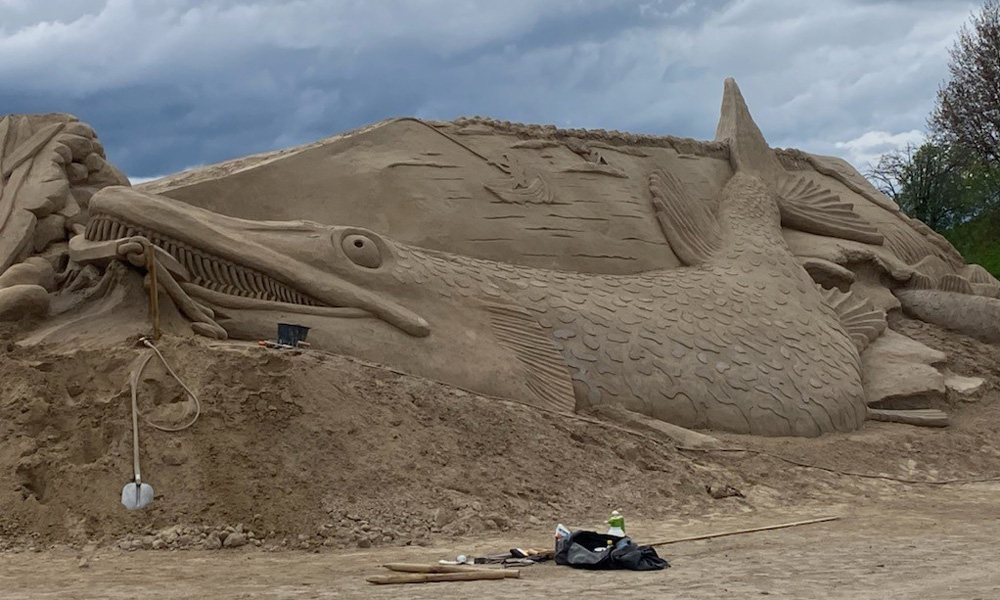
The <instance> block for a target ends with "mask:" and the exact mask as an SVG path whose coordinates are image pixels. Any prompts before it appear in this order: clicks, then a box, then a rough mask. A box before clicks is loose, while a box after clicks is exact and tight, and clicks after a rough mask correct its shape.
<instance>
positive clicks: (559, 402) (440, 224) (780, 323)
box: [0, 80, 1000, 435]
mask: <svg viewBox="0 0 1000 600" xmlns="http://www.w3.org/2000/svg"><path fill="white" fill-rule="evenodd" d="M20 119H21V121H17V119H14V122H34V121H32V120H31V119H33V118H27V119H28V120H27V121H25V119H26V118H24V117H22V118H20ZM8 120H10V119H8ZM50 120H52V121H54V122H56V123H57V125H58V126H57V125H46V126H45V127H37V128H36V129H37V131H38V132H39V133H35V134H34V135H35V136H37V139H36V138H32V137H30V136H28V135H27V134H25V136H24V137H21V134H20V133H19V136H18V138H17V139H18V140H22V139H23V140H28V141H30V142H31V143H30V144H29V143H28V142H23V144H22V142H20V141H19V142H18V143H17V144H13V145H12V144H8V145H7V146H6V147H5V148H6V149H7V150H6V151H5V153H4V157H10V156H11V150H9V149H10V148H11V146H13V147H14V150H13V153H14V155H15V156H14V158H5V159H4V162H3V163H0V164H2V165H3V168H4V171H5V173H6V172H7V170H8V165H13V166H12V167H10V168H11V169H12V170H13V171H14V172H15V173H20V177H22V178H31V177H34V176H36V167H35V165H42V166H40V167H37V168H38V172H39V173H40V175H38V176H37V177H38V180H39V181H43V182H49V181H59V182H60V183H59V184H58V186H57V185H56V184H51V185H52V186H53V189H54V190H55V188H56V187H58V190H56V191H58V193H56V191H52V192H49V191H47V188H45V189H44V190H42V189H41V188H39V189H40V190H41V191H38V192H34V191H32V189H31V188H24V187H23V186H22V188H20V189H22V191H21V192H20V193H18V194H16V195H14V194H12V195H11V198H18V199H20V200H19V201H20V202H21V205H15V204H12V203H8V195H7V190H9V189H11V187H12V186H15V187H14V189H15V192H16V190H17V189H18V188H17V187H16V186H17V185H19V184H18V183H17V181H19V180H15V179H14V177H13V176H12V177H10V179H9V180H7V181H6V188H5V193H4V196H3V208H4V209H5V210H7V211H8V212H12V211H10V210H9V206H14V210H16V209H17V208H18V206H22V208H21V210H22V212H27V213H28V214H30V215H31V218H34V219H39V218H41V219H42V221H44V220H45V219H46V218H51V215H58V216H59V217H61V220H59V224H60V226H61V227H62V230H61V231H60V235H59V236H54V237H52V239H49V238H48V237H45V236H41V238H40V237H39V235H40V234H38V233H37V230H39V229H42V227H40V226H39V227H36V232H32V233H28V232H29V231H30V230H31V227H30V225H26V223H27V222H28V218H27V216H25V215H22V216H21V221H11V222H9V223H8V224H7V226H6V227H5V228H4V230H3V231H4V234H3V240H4V242H5V248H6V242H7V240H8V231H11V232H12V233H11V235H12V236H14V237H11V238H10V239H15V237H16V238H17V239H20V240H22V241H21V242H19V243H17V244H14V245H13V246H14V248H13V249H12V250H11V251H10V252H9V254H10V256H11V258H10V259H9V261H8V263H6V264H9V263H10V262H14V261H15V260H19V259H24V260H23V262H21V263H19V264H17V265H15V266H14V267H12V268H11V269H8V270H7V272H6V273H4V274H3V275H2V276H0V287H2V288H5V289H0V316H3V317H4V318H6V319H14V318H20V317H21V316H23V315H25V314H35V315H46V316H47V318H46V319H44V320H43V321H41V322H40V323H39V325H38V326H37V327H35V328H34V330H33V331H31V332H28V333H27V334H26V335H25V336H24V337H23V338H22V339H21V343H25V344H32V343H64V344H65V343H70V342H69V341H72V340H80V339H81V338H82V337H84V336H86V335H90V334H92V333H93V332H95V331H98V330H102V331H106V330H109V328H110V327H111V325H112V324H113V323H121V322H122V321H123V320H126V321H127V320H128V319H133V320H135V321H138V323H136V327H139V328H140V329H141V326H142V323H141V322H142V320H143V319H144V313H143V310H142V302H141V298H142V296H143V294H144V293H145V290H144V289H143V288H142V286H141V279H139V274H140V273H142V272H143V271H144V268H145V264H146V263H145V258H144V255H145V252H146V250H147V248H152V251H153V252H155V256H156V257H157V258H156V261H157V264H158V269H157V272H158V273H159V275H158V282H159V283H160V286H161V289H162V290H163V296H164V303H167V299H169V300H170V301H171V302H170V305H172V306H174V307H175V308H176V311H175V312H174V313H168V314H167V315H166V317H165V319H166V321H167V322H168V327H169V328H171V330H172V331H174V332H177V333H181V334H183V333H184V332H187V333H188V334H190V332H192V331H193V332H195V333H198V334H201V335H206V336H209V337H213V338H217V339H227V338H233V339H245V340H257V339H263V338H267V337H270V336H273V331H274V326H275V323H276V322H278V321H293V322H299V323H302V324H304V325H307V326H310V327H311V328H312V332H311V333H310V339H311V340H312V341H313V342H314V344H315V345H316V346H317V347H320V348H323V349H327V350H332V351H335V352H340V353H345V354H349V355H352V356H357V357H360V358H364V359H367V360H371V361H375V362H379V363H383V364H387V365H390V366H392V367H395V368H399V369H403V370H406V371H409V372H412V373H414V374H417V375H421V376H424V377H428V378H432V379H437V380H440V381H444V382H447V383H450V384H453V385H458V386H462V387H465V388H469V389H472V390H475V391H477V392H480V393H486V394H491V395H496V396H502V397H508V398H514V399H518V400H522V401H525V402H528V403H532V404H535V405H538V406H542V407H546V408H550V409H555V410H561V411H572V410H585V409H589V408H593V407H597V406H603V405H620V406H624V407H626V408H628V409H630V410H633V411H636V412H641V413H644V414H647V415H651V416H654V417H656V418H659V419H662V420H664V421H667V422H670V423H673V424H675V425H680V426H682V427H690V428H705V429H723V430H728V431H736V432H743V433H754V434H765V435H818V434H821V433H824V432H831V431H849V430H853V429H857V428H858V427H860V426H861V424H862V422H863V421H864V420H865V419H866V418H871V417H872V416H873V415H874V416H877V417H878V418H892V415H891V414H889V413H886V412H878V411H880V410H883V409H892V408H911V409H912V408H926V407H927V406H933V405H934V403H935V402H936V401H937V400H940V398H941V396H942V395H943V393H944V384H943V381H944V375H943V374H942V373H940V372H939V371H938V369H937V368H936V366H935V365H936V364H938V363H940V361H941V360H942V357H940V356H939V354H940V353H935V352H934V351H932V350H930V349H929V348H926V347H925V346H922V345H921V344H918V343H916V342H914V341H912V340H909V339H908V338H905V337H904V336H902V335H900V334H898V333H895V332H893V331H891V330H887V328H886V323H887V321H886V312H887V311H893V310H897V309H899V308H900V307H902V308H905V309H906V310H907V311H909V312H911V313H912V314H915V315H916V316H918V317H919V318H922V319H926V320H928V321H931V322H935V323H939V324H942V325H944V326H948V327H952V328H956V329H959V330H962V331H967V332H970V333H975V334H977V335H980V336H983V337H986V338H987V339H992V340H993V341H997V340H1000V334H998V332H996V331H995V330H991V329H990V327H991V326H993V327H994V329H995V323H996V322H998V321H997V320H996V316H997V314H998V312H1000V308H998V307H1000V300H998V299H997V298H998V296H1000V282H997V280H996V279H994V278H993V277H992V276H990V275H989V274H988V273H986V271H985V270H983V269H981V268H979V267H977V266H975V265H965V264H964V262H963V261H962V259H961V256H960V255H959V254H958V253H957V252H956V251H955V250H954V249H953V248H952V247H951V246H950V245H948V243H947V242H946V241H945V240H944V239H943V238H941V237H940V236H938V235H937V234H935V233H933V232H932V231H930V230H929V229H928V228H926V227H925V226H923V225H922V224H920V223H918V222H915V221H912V220H910V219H908V218H907V217H905V215H903V214H901V213H900V212H899V210H898V207H896V206H895V205H893V204H892V202H891V201H890V200H889V199H888V198H886V197H884V196H881V195H880V194H878V192H877V191H875V190H874V189H873V188H871V186H870V185H868V184H867V182H866V181H865V180H864V179H863V178H862V177H861V176H860V175H858V174H857V172H856V171H854V170H853V169H851V168H850V167H849V166H848V165H847V164H846V163H844V162H843V161H839V160H838V159H832V158H828V157H818V156H813V155H809V154H806V153H803V152H801V151H797V150H787V151H781V150H777V151H776V150H773V149H771V148H770V147H769V146H768V145H767V142H766V141H765V139H764V137H763V136H762V135H761V133H760V131H759V129H758V128H757V126H756V125H755V124H754V122H753V120H752V118H751V116H750V113H749V111H748V110H747V107H746V104H745V102H744V100H743V97H742V95H741V94H740V91H739V89H738V88H737V87H736V84H735V82H733V81H732V80H728V81H727V82H726V84H725V90H724V95H723V103H722V114H721V119H720V122H719V126H718V130H717V133H716V139H715V141H713V142H697V141H694V140H682V139H678V138H670V137H653V136H640V135H632V134H621V133H618V132H601V131H599V132H587V131H580V130H569V131H567V130H558V129H555V128H551V127H533V126H522V125H517V124H510V123H498V122H495V121H490V120H486V119H478V118H476V119H463V120H458V121H455V122H449V123H425V122H421V121H416V120H412V119H401V120H394V121H389V122H384V123H381V124H377V125H374V126H371V127H369V128H365V129H362V130H359V131H357V132H353V133H351V134H346V135H344V136H338V137H336V138H331V139H330V140H325V141H323V142H319V143H317V144H313V145H310V146H307V147H302V148H296V149H291V150H287V151H282V152H278V153H272V154H268V155H260V156H254V157H247V158H244V159H239V160H237V161H232V162H230V163H224V164H221V165H216V166H213V167H207V168H205V169H201V170H198V171H194V172H191V173H182V174H179V175H177V176H173V177H169V178H166V179H164V180H161V181H158V182H154V183H151V184H149V185H146V186H142V187H140V188H138V189H132V188H128V187H109V188H108V189H103V190H101V191H99V192H98V193H96V194H94V196H93V198H90V197H89V196H90V194H89V193H83V194H81V195H79V196H78V194H77V193H76V191H75V188H73V189H72V190H71V192H70V193H67V192H65V191H64V188H72V186H73V185H75V184H74V181H75V182H77V184H78V183H80V182H83V181H84V179H82V178H81V176H82V170H81V169H80V168H79V167H78V166H76V165H78V164H84V163H79V162H78V161H76V160H75V159H77V158H80V157H82V158H83V159H84V161H85V165H86V167H87V168H88V174H89V178H88V179H86V183H87V185H88V186H90V187H103V185H107V184H114V183H127V181H126V180H124V178H123V177H121V176H120V174H117V172H115V171H113V170H112V169H113V168H112V167H110V165H108V164H107V163H104V162H103V161H101V162H100V163H98V160H97V158H100V153H99V152H96V151H94V150H93V148H95V146H94V144H95V143H96V142H95V141H94V138H93V136H92V135H90V136H89V137H87V136H83V135H81V132H85V131H89V129H85V128H84V126H81V125H80V124H78V123H75V122H72V121H69V120H67V119H66V118H63V117H59V118H50ZM4 122H5V123H6V122H8V121H4ZM38 122H47V121H44V120H42V121H38ZM67 128H70V129H72V130H73V133H72V135H74V136H76V137H80V138H85V139H87V140H88V141H89V143H90V149H91V152H89V153H84V152H83V151H82V149H81V150H79V151H78V150H76V149H74V148H73V147H70V146H69V145H67V144H65V143H64V142H65V140H66V139H67V138H66V137H65V135H66V133H65V130H66V129H67ZM26 131H29V130H26ZM60 132H62V133H60ZM60 135H63V137H60ZM73 141H74V142H75V141H76V140H73ZM97 147H99V146H97ZM32 148H34V149H33V150H32ZM63 148H66V150H65V151H64V150H63ZM32 152H34V153H35V154H32V156H35V158H34V160H33V162H32V163H31V167H30V168H25V167H23V165H24V164H26V163H25V162H24V159H23V158H20V157H21V156H22V155H25V154H31V153H32ZM46 152H47V153H48V154H46ZM64 155H66V156H64ZM78 155H79V156H78ZM92 156H93V157H95V158H90V157H92ZM46 157H49V158H46ZM52 157H55V158H52ZM15 160H20V161H21V162H20V163H17V164H14V161H15ZM91 166H93V167H94V168H93V169H90V168H89V167H91ZM18 168H20V169H21V170H20V171H17V169H18ZM71 172H72V173H71ZM60 174H64V177H63V178H62V179H58V178H57V177H56V176H57V175H60ZM111 175H114V177H111ZM67 182H68V183H67ZM88 191H89V190H88ZM40 194H44V196H40ZM41 197H44V198H45V200H46V202H49V201H51V202H49V204H50V205H51V206H49V205H46V206H47V207H48V208H46V209H43V210H41V211H39V210H38V209H36V210H35V211H34V212H32V210H31V209H30V208H28V209H27V210H26V209H25V208H23V207H25V206H28V207H30V206H35V205H37V204H45V202H38V198H41ZM53 197H56V198H58V200H52V198H53ZM67 198H71V199H77V201H76V202H75V203H73V204H70V203H69V202H68V201H67ZM32 202H34V203H35V204H31V203H32ZM67 206H70V207H71V208H67ZM59 211H63V212H59ZM12 214H13V212H12ZM17 214H20V213H17ZM304 217H308V218H309V220H308V221H307V220H300V219H302V218H304ZM265 219H266V220H265ZM57 220H58V219H57ZM42 221H39V223H41V222H42ZM11 228H13V229H11ZM63 232H66V233H65V234H64V233H63ZM65 237H69V238H71V239H69V241H68V244H67V243H65V242H63V241H62V240H63V239H65ZM23 240H31V241H32V243H31V244H28V243H27V242H24V241H23ZM40 240H41V241H40ZM53 240H56V241H55V243H54V244H53ZM33 251H34V252H41V253H42V256H40V257H39V256H33V257H28V256H29V255H31V254H32V253H33ZM6 264H5V266H6ZM39 265H42V266H48V268H47V269H46V268H42V267H41V266H39ZM122 265H130V266H129V267H127V268H126V267H123V266H122ZM50 269H55V270H58V271H59V272H60V275H59V278H58V284H56V283H55V280H53V282H52V283H51V284H50V285H48V286H45V285H42V284H43V283H45V282H44V281H43V279H45V278H46V277H48V278H50V279H51V278H52V277H53V273H52V270H50ZM29 271H30V272H31V273H30V275H29ZM35 271H39V272H43V271H44V273H43V274H42V275H39V274H36V273H35ZM11 273H14V275H10V274H11ZM43 275H44V276H43ZM7 278H9V279H10V281H11V282H12V283H9V284H5V279H7ZM36 288H37V289H36ZM39 290H40V291H39ZM137 299H139V301H137ZM990 315H993V319H994V320H993V321H987V320H986V319H988V318H990ZM990 323H992V325H990ZM133 333H134V332H133ZM901 381H905V382H906V384H907V385H906V386H900V385H897V384H898V383H899V382H901ZM904 388H905V391H904ZM915 398H919V399H920V401H919V402H917V403H916V406H914V402H913V400H914V399H915ZM904 405H905V406H904ZM887 415H888V416H887ZM899 420H910V421H919V420H920V417H919V415H917V416H914V415H910V416H909V417H907V416H905V415H904V416H901V417H900V418H899Z"/></svg>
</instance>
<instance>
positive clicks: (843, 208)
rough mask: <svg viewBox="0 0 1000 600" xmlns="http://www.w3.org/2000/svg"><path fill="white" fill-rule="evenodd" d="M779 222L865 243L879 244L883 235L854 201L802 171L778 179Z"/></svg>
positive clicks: (793, 227) (804, 229)
mask: <svg viewBox="0 0 1000 600" xmlns="http://www.w3.org/2000/svg"><path fill="white" fill-rule="evenodd" d="M777 192H778V207H779V208H780V209H781V224H782V225H784V226H785V227H791V228H792V229H798V230H799V231H805V232H807V233H816V234H819V235H825V236H830V237H838V238H841V239H845V240H854V241H857V242H864V243H866V244H875V245H882V242H883V241H885V238H884V237H883V236H882V234H881V233H879V231H878V228H877V227H875V226H874V225H872V224H871V222H869V221H868V219H865V218H864V217H862V216H861V215H859V214H858V213H857V212H855V211H854V205H853V204H848V203H847V202H842V201H841V200H840V196H838V195H837V194H836V193H834V192H832V191H831V190H829V189H827V188H825V187H823V186H821V185H820V184H818V183H816V182H815V181H812V180H810V179H808V178H806V177H803V176H801V175H799V176H794V175H787V176H785V177H783V178H781V179H780V180H779V181H778V185H777Z"/></svg>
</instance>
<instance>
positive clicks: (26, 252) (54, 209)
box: [0, 114, 128, 321]
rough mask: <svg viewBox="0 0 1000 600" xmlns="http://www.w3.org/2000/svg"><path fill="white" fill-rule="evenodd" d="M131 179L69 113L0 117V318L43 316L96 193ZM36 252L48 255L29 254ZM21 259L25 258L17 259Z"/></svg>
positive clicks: (89, 129) (85, 128)
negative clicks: (56, 275)
mask: <svg viewBox="0 0 1000 600" xmlns="http://www.w3.org/2000/svg"><path fill="white" fill-rule="evenodd" d="M122 184H124V185H128V179H126V178H125V176H124V175H122V174H121V172H120V171H118V170H117V169H116V168H115V167H114V166H113V165H111V164H110V163H108V162H106V161H105V160H104V148H103V147H102V146H101V144H100V142H98V141H97V138H96V136H95V134H94V131H93V129H91V128H90V127H89V126H87V125H85V124H83V123H80V122H78V121H76V119H75V118H74V117H71V116H70V115H61V114H51V115H9V116H6V117H3V118H2V119H0V320H5V321H15V320H20V319H22V318H25V317H28V316H31V317H37V316H43V315H45V314H46V313H47V311H48V309H49V304H50V301H49V297H48V296H47V295H46V292H47V291H48V290H52V289H53V288H54V285H55V280H54V269H56V268H61V267H62V265H63V264H65V262H66V252H65V242H66V240H67V238H68V237H69V236H70V235H71V234H72V233H73V231H74V229H75V228H82V227H83V223H85V222H86V220H87V203H88V202H89V200H90V197H91V196H92V195H93V193H94V192H95V191H96V190H97V189H100V188H102V187H105V186H108V185H122ZM33 254H42V255H44V256H45V259H42V258H36V259H34V260H35V262H32V263H29V262H28V261H26V259H28V257H29V256H31V255H33ZM22 261H24V262H22Z"/></svg>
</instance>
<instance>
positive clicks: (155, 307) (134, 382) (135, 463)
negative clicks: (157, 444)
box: [129, 244, 201, 494]
mask: <svg viewBox="0 0 1000 600" xmlns="http://www.w3.org/2000/svg"><path fill="white" fill-rule="evenodd" d="M144 254H145V257H146V268H147V270H148V272H149V316H150V320H151V321H152V324H153V335H152V338H150V337H143V338H141V339H140V340H139V341H140V342H141V343H142V344H143V345H144V346H146V347H147V348H149V350H150V352H149V353H148V354H147V355H146V357H145V358H143V359H142V361H141V362H140V363H139V364H138V365H137V366H136V368H135V369H133V370H132V373H131V374H130V375H129V388H130V390H131V395H132V470H133V473H134V476H135V484H136V486H137V488H136V489H137V492H136V493H137V494H138V486H140V485H141V484H142V473H141V470H140V468H139V399H138V394H139V380H140V379H141V378H142V372H143V371H144V370H145V369H146V365H148V364H149V361H150V360H152V359H153V357H154V356H156V357H157V358H159V359H160V362H162V363H163V367H164V368H165V369H166V370H167V373H169V374H170V376H171V377H173V378H174V380H176V381H177V383H178V384H179V385H180V386H181V388H182V389H183V390H184V393H186V394H187V395H188V397H189V398H191V401H192V402H193V403H194V414H193V415H192V417H191V418H190V419H189V420H188V421H187V422H186V423H183V424H181V425H177V426H168V425H160V424H158V423H154V422H152V421H150V420H149V419H148V418H144V420H145V422H146V424H147V425H149V426H150V427H152V428H153V429H157V430H159V431H167V432H176V431H183V430H185V429H187V428H188V427H191V426H192V425H194V423H195V421H197V420H198V417H199V416H201V401H200V400H198V396H197V395H195V393H194V392H192V391H191V388H189V387H188V386H187V385H185V384H184V382H183V381H182V380H181V378H180V377H178V376H177V373H175V372H174V370H173V369H171V368H170V365H169V364H168V363H167V359H166V358H164V357H163V354H162V353H160V350H159V349H158V348H157V347H156V346H154V345H153V341H154V340H157V339H159V337H160V310H159V302H158V292H157V286H156V258H155V255H154V254H153V246H152V244H149V245H146V246H145V252H144Z"/></svg>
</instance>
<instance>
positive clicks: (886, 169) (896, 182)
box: [867, 142, 998, 232]
mask: <svg viewBox="0 0 1000 600" xmlns="http://www.w3.org/2000/svg"><path fill="white" fill-rule="evenodd" d="M867 175H868V178H869V179H870V180H871V181H872V182H873V183H874V184H875V186H876V187H877V188H879V190H881V191H882V192H883V193H885V194H886V195H888V196H889V197H891V198H892V199H893V200H894V201H895V202H896V204H898V205H899V207H900V208H901V209H902V211H903V212H904V213H906V214H907V215H909V216H911V217H914V218H916V219H920V220H921V221H923V222H924V223H926V224H927V225H928V226H929V227H930V228H931V229H934V230H935V231H940V232H943V231H946V230H948V229H950V228H952V227H954V226H955V225H958V224H960V223H963V222H965V221H967V220H969V219H970V218H973V217H975V216H977V215H979V214H980V213H982V212H984V211H986V210H988V209H989V208H990V207H992V206H995V202H996V199H995V197H991V195H995V194H994V193H993V191H992V186H993V185H994V183H996V180H997V179H998V178H997V177H996V173H995V172H994V170H993V169H991V168H989V166H988V165H985V164H983V162H982V161H979V160H978V159H977V158H976V157H975V156H973V155H972V154H971V153H970V152H969V151H967V150H965V149H963V148H961V147H960V146H950V145H947V144H942V143H937V142H926V143H924V144H923V145H921V146H919V147H914V146H912V145H908V146H907V147H906V148H905V149H903V150H897V151H895V152H890V153H888V154H884V155H882V157H881V158H880V159H879V161H878V163H877V164H876V165H875V166H874V167H872V168H871V169H870V170H869V171H868V173H867Z"/></svg>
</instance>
